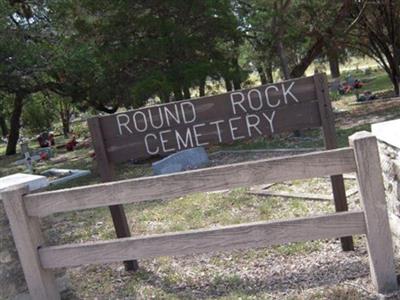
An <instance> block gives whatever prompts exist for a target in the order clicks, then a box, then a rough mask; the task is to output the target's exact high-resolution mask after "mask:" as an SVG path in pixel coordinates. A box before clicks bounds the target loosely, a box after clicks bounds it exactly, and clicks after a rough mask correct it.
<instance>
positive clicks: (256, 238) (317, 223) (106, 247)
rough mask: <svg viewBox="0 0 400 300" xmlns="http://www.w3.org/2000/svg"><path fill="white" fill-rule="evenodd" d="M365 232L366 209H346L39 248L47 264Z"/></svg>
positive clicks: (243, 246)
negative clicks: (299, 216) (282, 218)
mask: <svg viewBox="0 0 400 300" xmlns="http://www.w3.org/2000/svg"><path fill="white" fill-rule="evenodd" d="M364 233H366V228H365V220H364V213H363V212H362V211H357V212H343V213H336V214H331V215H325V216H317V217H309V218H297V219H292V220H287V221H276V222H257V223H249V224H240V225H234V226H227V227H223V228H218V229H201V230H191V231H185V232H179V233H166V234H158V235H151V236H145V237H140V238H137V237H132V238H124V239H114V240H108V241H100V242H91V243H84V244H69V245H61V246H53V247H45V248H41V249H39V254H40V259H41V262H42V266H43V267H44V268H59V267H73V266H79V265H82V264H93V263H101V262H103V263H105V262H117V261H121V260H127V259H132V258H136V259H139V258H152V257H158V256H168V255H170V256H171V255H172V256H180V255H186V254H194V253H206V252H214V251H222V250H233V249H249V248H258V247H265V246H272V245H279V244H285V243H290V242H301V241H308V240H317V239H322V238H339V237H342V236H348V235H353V234H364Z"/></svg>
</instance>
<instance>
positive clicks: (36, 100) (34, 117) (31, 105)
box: [22, 94, 58, 134]
mask: <svg viewBox="0 0 400 300" xmlns="http://www.w3.org/2000/svg"><path fill="white" fill-rule="evenodd" d="M27 100H28V101H27V103H26V104H25V106H24V111H23V113H22V123H23V126H24V129H25V130H26V131H27V132H28V133H30V134H39V133H40V132H42V131H46V130H50V129H52V127H53V126H52V124H53V122H54V121H55V120H56V118H57V117H58V116H57V112H56V108H55V102H54V101H52V99H49V98H46V97H43V96H42V95H40V94H35V95H32V96H30V97H29V99H27Z"/></svg>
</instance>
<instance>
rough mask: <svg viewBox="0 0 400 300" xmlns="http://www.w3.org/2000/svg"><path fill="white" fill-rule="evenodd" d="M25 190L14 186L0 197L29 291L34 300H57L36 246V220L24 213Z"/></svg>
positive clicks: (39, 238) (40, 242) (51, 277)
mask: <svg viewBox="0 0 400 300" xmlns="http://www.w3.org/2000/svg"><path fill="white" fill-rule="evenodd" d="M27 192H28V188H27V187H26V186H14V187H11V188H9V189H7V190H5V191H3V192H2V198H3V204H4V209H5V211H6V214H7V217H8V220H9V223H10V227H11V231H12V234H13V237H14V242H15V246H16V248H17V251H18V256H19V260H20V262H21V265H22V269H23V271H24V275H25V280H26V283H27V285H28V289H29V293H30V295H31V297H32V299H35V300H36V299H37V300H53V299H60V294H59V292H58V289H57V285H56V282H55V279H54V275H53V273H52V272H51V270H45V269H44V268H42V265H41V262H40V258H39V252H38V248H39V247H41V246H42V245H43V243H44V239H43V235H42V232H41V230H40V225H39V219H38V218H37V217H29V216H28V215H27V214H26V211H25V206H24V202H23V198H22V196H23V195H24V194H26V193H27Z"/></svg>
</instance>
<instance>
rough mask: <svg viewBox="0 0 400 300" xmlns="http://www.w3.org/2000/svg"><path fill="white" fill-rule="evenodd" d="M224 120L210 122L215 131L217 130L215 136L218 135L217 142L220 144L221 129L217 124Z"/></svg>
mask: <svg viewBox="0 0 400 300" xmlns="http://www.w3.org/2000/svg"><path fill="white" fill-rule="evenodd" d="M223 122H224V120H219V121H214V122H210V124H211V125H215V127H216V129H217V134H218V142H219V143H222V136H221V128H220V127H219V124H221V123H223Z"/></svg>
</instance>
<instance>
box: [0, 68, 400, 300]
mask: <svg viewBox="0 0 400 300" xmlns="http://www.w3.org/2000/svg"><path fill="white" fill-rule="evenodd" d="M380 76H381V75H379V74H378V75H377V76H376V77H375V79H372V80H371V81H370V84H371V86H373V87H374V90H375V89H380V88H382V90H385V89H387V88H390V85H389V86H387V80H386V82H381V79H380ZM366 88H367V87H366ZM371 89H372V88H371ZM334 107H335V112H336V126H337V132H338V139H339V145H340V146H347V138H348V136H349V135H351V134H353V133H354V132H356V131H360V130H369V129H370V124H371V123H375V122H379V121H383V120H390V119H394V118H400V100H379V101H376V102H368V103H364V104H359V105H356V104H355V103H354V96H346V97H343V98H342V99H341V100H339V101H335V102H334ZM62 142H63V138H62V137H58V138H57V143H62ZM32 146H33V143H32ZM322 147H323V141H322V138H321V134H320V132H319V130H308V131H304V132H303V133H302V136H301V137H293V135H292V134H288V135H282V136H280V137H276V138H273V139H268V138H263V139H259V140H257V141H254V142H251V143H242V144H235V145H231V146H225V147H215V148H213V149H211V154H210V159H211V161H212V165H220V164H227V163H234V162H239V161H244V160H252V159H261V158H266V157H273V156H276V155H291V154H295V153H297V150H296V149H299V148H312V149H316V148H322ZM275 148H290V149H292V150H291V151H288V152H282V153H281V152H273V151H272V152H268V151H258V152H257V151H253V152H243V151H242V150H250V149H253V150H254V149H275ZM90 150H91V149H90V148H82V149H79V150H76V151H73V152H65V151H64V150H60V149H58V150H57V151H56V156H55V158H54V159H53V160H52V161H46V162H41V163H38V164H37V165H36V170H37V172H38V173H40V172H42V171H44V170H46V169H48V168H50V167H56V168H79V169H89V170H91V171H92V174H91V175H90V176H88V177H85V178H81V179H77V180H74V181H71V182H70V183H68V184H64V185H60V186H57V188H65V187H71V186H81V185H86V184H92V183H98V182H100V180H99V177H98V176H97V174H96V171H95V164H94V162H93V159H92V158H91V157H90V156H89V151H90ZM237 150H239V151H237ZM0 151H1V152H4V147H2V146H0ZM19 158H20V155H15V156H11V157H5V156H0V176H5V175H7V174H12V173H15V172H23V171H24V167H23V166H17V165H14V164H13V162H14V161H16V160H17V159H19ZM148 175H151V162H146V163H143V164H132V163H125V164H121V165H119V166H118V167H117V178H118V179H126V178H135V177H142V176H148ZM232 176H235V174H232ZM345 184H346V188H347V190H348V191H349V190H352V189H354V188H355V187H356V182H355V180H353V179H346V180H345ZM248 191H249V189H244V188H242V189H235V190H231V191H221V192H218V193H200V194H193V195H188V196H185V197H180V198H178V199H174V200H169V201H163V200H157V201H153V202H148V203H142V204H139V205H126V206H125V210H126V214H127V217H128V220H129V224H130V227H131V231H132V234H133V235H148V234H154V233H164V232H169V231H181V230H190V229H197V228H204V227H206V228H212V227H218V226H225V225H229V224H239V223H244V222H255V221H259V220H277V219H287V218H294V217H301V216H308V215H316V214H322V213H326V212H333V211H334V207H333V204H332V203H331V202H329V201H310V200H304V199H300V198H283V197H272V196H269V197H261V196H255V195H251V194H249V193H248ZM269 191H287V192H296V193H313V194H326V195H329V194H330V185H329V179H328V178H315V179H310V180H296V181H292V182H285V183H279V184H276V185H273V186H271V187H270V188H269ZM132 197H134V191H132ZM349 206H350V208H351V209H352V208H357V207H359V199H358V194H354V195H352V196H350V197H349ZM0 218H1V220H0V226H1V232H2V234H1V238H0V239H1V240H0V242H1V245H2V246H1V255H0V260H1V259H2V258H4V257H5V255H6V254H9V255H10V256H11V258H12V259H11V260H9V259H8V260H5V259H3V260H1V264H0V268H1V272H5V273H6V274H8V275H9V276H8V277H7V278H9V281H7V282H5V283H3V282H2V290H3V294H4V295H6V296H5V297H7V295H11V294H16V293H18V292H23V291H24V289H25V287H24V284H23V278H21V272H20V267H19V264H18V259H17V256H16V253H15V250H14V248H13V247H14V246H13V242H12V238H11V236H10V232H9V230H8V228H7V227H6V224H7V221H6V217H5V215H4V211H3V208H2V206H0ZM43 229H44V230H45V234H46V235H47V236H48V237H49V243H50V244H63V243H78V242H83V241H95V240H102V239H111V238H113V237H114V230H113V225H112V221H111V217H110V214H109V212H108V209H107V208H100V209H92V210H84V211H78V212H72V213H63V214H56V215H53V216H50V217H47V218H45V219H43ZM355 248H356V249H355V251H354V252H342V251H341V248H340V242H339V241H338V240H320V241H311V242H304V243H293V244H288V245H281V246H275V247H268V248H265V249H258V250H248V251H233V252H225V253H214V254H203V255H193V256H185V257H180V258H179V257H177V258H174V257H161V258H156V259H147V260H142V261H140V262H139V264H140V270H139V271H138V272H137V273H129V272H125V270H124V268H123V266H122V264H120V263H113V264H104V265H91V266H81V267H78V268H71V269H67V270H59V277H61V278H63V281H65V282H68V284H69V288H68V289H67V290H66V291H64V292H63V298H64V299H93V298H95V297H97V298H98V299H117V298H118V299H215V298H218V299H375V296H376V295H375V294H374V290H373V287H372V285H371V283H370V279H369V269H368V257H367V252H366V248H365V240H364V238H363V237H360V236H356V237H355ZM6 252H7V253H6ZM397 267H398V272H399V271H400V268H399V267H400V260H397ZM7 280H8V279H7ZM397 297H400V293H399V294H396V295H393V297H392V298H388V299H397ZM0 298H1V297H0Z"/></svg>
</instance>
